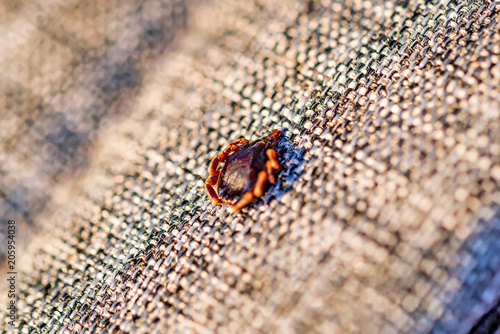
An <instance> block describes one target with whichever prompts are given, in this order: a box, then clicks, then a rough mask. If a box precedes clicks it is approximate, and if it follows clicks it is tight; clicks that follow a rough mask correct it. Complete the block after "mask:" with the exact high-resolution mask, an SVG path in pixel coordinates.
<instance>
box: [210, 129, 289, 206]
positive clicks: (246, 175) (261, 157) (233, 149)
mask: <svg viewBox="0 0 500 334" xmlns="http://www.w3.org/2000/svg"><path fill="white" fill-rule="evenodd" d="M281 136H282V132H281V131H280V130H274V131H272V132H271V133H270V134H269V135H268V136H267V137H263V138H261V139H258V140H255V141H252V142H249V141H248V140H246V139H244V138H240V139H237V140H235V141H233V142H231V143H230V144H229V145H227V147H226V148H225V149H224V150H223V151H222V152H220V153H219V154H217V156H216V157H215V158H213V159H212V161H211V162H210V165H209V167H208V172H209V174H210V176H209V177H208V179H207V180H206V181H205V191H206V192H207V195H208V197H209V198H210V200H211V201H212V202H213V203H214V204H216V205H219V204H223V203H228V204H230V207H229V212H231V213H234V212H237V211H239V210H240V209H241V208H243V207H245V206H247V205H248V204H249V203H250V202H252V201H253V199H254V198H255V197H260V196H262V194H263V193H264V189H265V186H266V182H268V181H269V183H274V182H275V181H276V178H275V175H274V173H275V172H276V171H277V170H279V169H280V164H279V162H278V159H277V156H278V153H276V144H277V141H278V139H279V138H280V137H281ZM221 164H224V165H223V166H222V168H219V167H220V165H221Z"/></svg>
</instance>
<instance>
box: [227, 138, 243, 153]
mask: <svg viewBox="0 0 500 334" xmlns="http://www.w3.org/2000/svg"><path fill="white" fill-rule="evenodd" d="M245 144H248V140H246V139H245V138H240V139H236V140H235V141H232V142H231V143H229V145H227V146H226V148H225V149H224V151H222V153H224V154H225V155H226V156H227V155H229V154H231V153H232V152H234V151H236V150H237V149H238V148H240V147H241V146H243V145H245Z"/></svg>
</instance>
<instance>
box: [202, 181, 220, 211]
mask: <svg viewBox="0 0 500 334" xmlns="http://www.w3.org/2000/svg"><path fill="white" fill-rule="evenodd" d="M218 176H219V175H218V174H217V175H212V176H210V177H209V178H208V179H207V180H206V181H205V191H206V193H207V195H208V198H209V199H210V200H211V201H212V203H214V204H215V205H219V204H222V201H221V200H220V199H219V196H218V195H217V192H216V191H215V189H214V185H215V184H216V183H217V178H218Z"/></svg>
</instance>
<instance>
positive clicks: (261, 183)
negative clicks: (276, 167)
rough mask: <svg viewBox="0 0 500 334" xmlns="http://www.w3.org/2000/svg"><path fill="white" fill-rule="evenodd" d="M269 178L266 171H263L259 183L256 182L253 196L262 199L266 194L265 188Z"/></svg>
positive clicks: (258, 176) (258, 179)
mask: <svg viewBox="0 0 500 334" xmlns="http://www.w3.org/2000/svg"><path fill="white" fill-rule="evenodd" d="M268 177H269V175H268V173H267V172H265V171H262V172H260V173H259V175H257V182H255V187H254V188H253V194H254V195H255V197H260V196H262V194H263V193H264V186H265V185H266V181H267V178H268Z"/></svg>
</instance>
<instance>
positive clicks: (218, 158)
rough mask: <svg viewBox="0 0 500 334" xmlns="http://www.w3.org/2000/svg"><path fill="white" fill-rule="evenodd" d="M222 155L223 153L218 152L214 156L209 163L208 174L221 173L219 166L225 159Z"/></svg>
mask: <svg viewBox="0 0 500 334" xmlns="http://www.w3.org/2000/svg"><path fill="white" fill-rule="evenodd" d="M221 155H222V153H219V154H217V155H216V156H215V158H213V159H212V161H210V165H208V174H210V176H212V175H219V171H218V170H217V167H219V162H221V161H222V160H224V156H221Z"/></svg>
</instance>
